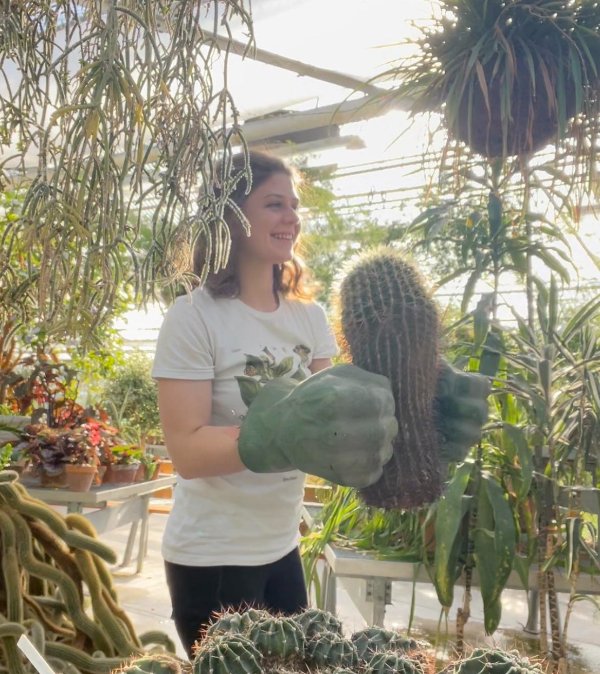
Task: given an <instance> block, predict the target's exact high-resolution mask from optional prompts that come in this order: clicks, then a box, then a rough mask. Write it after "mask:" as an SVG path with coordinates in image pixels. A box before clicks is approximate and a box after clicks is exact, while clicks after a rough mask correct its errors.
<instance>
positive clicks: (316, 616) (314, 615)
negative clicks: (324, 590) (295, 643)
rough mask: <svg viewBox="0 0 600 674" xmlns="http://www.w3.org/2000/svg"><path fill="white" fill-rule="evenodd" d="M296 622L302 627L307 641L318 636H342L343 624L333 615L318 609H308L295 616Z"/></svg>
mask: <svg viewBox="0 0 600 674" xmlns="http://www.w3.org/2000/svg"><path fill="white" fill-rule="evenodd" d="M294 619H295V621H296V622H297V623H298V624H299V625H300V627H301V628H302V630H303V632H304V636H305V637H306V638H307V639H310V638H311V637H313V636H315V635H316V634H322V633H328V632H333V634H338V635H340V636H341V635H342V633H343V630H342V623H341V621H340V620H338V619H337V618H336V617H335V616H334V615H333V614H332V613H329V612H328V611H323V610H321V609H318V608H307V609H306V610H305V611H302V612H301V613H297V614H296V615H294Z"/></svg>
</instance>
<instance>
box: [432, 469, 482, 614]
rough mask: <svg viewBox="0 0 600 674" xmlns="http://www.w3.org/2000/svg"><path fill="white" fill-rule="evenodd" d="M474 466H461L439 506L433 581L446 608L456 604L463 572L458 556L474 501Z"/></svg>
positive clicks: (436, 523)
mask: <svg viewBox="0 0 600 674" xmlns="http://www.w3.org/2000/svg"><path fill="white" fill-rule="evenodd" d="M472 469H473V463H472V462H470V461H465V462H464V463H462V464H461V465H459V466H458V468H457V469H456V473H455V474H454V476H453V478H452V480H451V481H450V483H449V484H448V487H447V488H446V491H445V493H444V495H443V496H442V498H441V499H440V500H439V502H438V505H437V509H436V517H435V555H434V563H433V564H434V569H433V582H434V584H435V589H436V592H437V595H438V599H439V600H440V603H441V605H442V606H444V607H446V608H449V607H450V606H452V602H453V600H454V583H455V582H456V579H457V577H458V575H459V569H458V566H457V563H458V555H459V552H460V550H461V549H462V548H463V546H464V543H465V542H466V541H465V540H464V536H463V535H462V529H463V526H462V525H463V521H464V518H465V515H466V513H467V512H468V510H469V503H470V501H471V497H470V496H467V495H466V494H465V492H466V490H467V487H468V485H469V482H470V479H471V471H472Z"/></svg>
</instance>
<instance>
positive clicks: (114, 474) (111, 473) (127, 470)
mask: <svg viewBox="0 0 600 674" xmlns="http://www.w3.org/2000/svg"><path fill="white" fill-rule="evenodd" d="M138 468H139V464H137V463H111V464H110V466H108V470H107V471H106V475H105V476H104V482H105V483H109V484H132V483H133V482H135V476H136V473H137V471H138Z"/></svg>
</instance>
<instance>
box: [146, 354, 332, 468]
mask: <svg viewBox="0 0 600 674" xmlns="http://www.w3.org/2000/svg"><path fill="white" fill-rule="evenodd" d="M327 367H331V359H330V358H317V359H315V360H313V362H312V363H311V364H310V371H311V373H312V374H315V373H316V372H319V371H320V370H324V369H325V368H327ZM158 406H159V410H160V421H161V424H162V428H163V432H164V434H165V441H166V444H167V450H168V452H169V456H170V457H171V460H172V461H173V465H174V467H175V470H176V471H177V472H178V473H179V475H181V477H183V478H186V479H191V478H194V477H216V476H217V475H229V474H231V473H238V472H240V471H242V470H244V468H245V466H244V464H243V463H242V461H241V459H240V455H239V452H238V445H237V440H238V436H239V434H240V429H239V427H238V426H210V425H209V423H210V417H211V411H212V381H210V380H202V381H193V380H187V379H159V380H158Z"/></svg>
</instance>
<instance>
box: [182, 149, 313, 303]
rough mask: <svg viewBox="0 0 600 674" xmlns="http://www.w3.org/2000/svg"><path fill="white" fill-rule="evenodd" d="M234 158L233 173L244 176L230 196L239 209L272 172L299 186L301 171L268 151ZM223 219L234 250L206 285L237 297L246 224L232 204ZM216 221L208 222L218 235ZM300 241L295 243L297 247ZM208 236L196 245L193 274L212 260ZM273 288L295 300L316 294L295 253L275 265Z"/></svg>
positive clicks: (212, 290)
mask: <svg viewBox="0 0 600 674" xmlns="http://www.w3.org/2000/svg"><path fill="white" fill-rule="evenodd" d="M230 161H231V174H232V175H234V176H235V175H236V174H241V175H242V177H241V178H240V179H239V180H238V181H237V183H236V186H235V188H234V190H233V192H232V193H231V194H230V195H229V199H230V200H231V201H233V202H234V203H235V204H236V205H237V206H238V207H239V208H240V209H241V208H242V207H243V206H244V203H245V201H246V199H247V198H248V197H249V196H250V194H251V193H252V192H253V191H254V190H255V189H256V188H257V187H259V186H260V185H262V184H263V183H264V182H265V181H266V180H268V179H269V178H270V177H271V176H272V175H274V174H277V173H283V174H285V175H287V176H289V177H290V178H291V179H292V181H293V183H294V185H295V186H296V187H297V188H300V185H301V182H302V181H301V176H300V174H299V172H298V171H297V170H296V169H295V168H294V167H292V166H290V165H289V164H287V163H286V162H284V161H283V160H282V159H280V158H279V157H276V156H274V155H271V154H269V153H267V152H259V151H256V150H252V151H250V152H248V154H245V153H243V152H240V153H239V154H236V155H233V157H231V159H230ZM247 167H248V168H249V171H250V175H251V178H250V192H248V194H246V190H247V187H248V177H247V173H246V169H247ZM221 172H222V165H219V166H217V167H216V171H215V175H216V176H220V175H221ZM213 189H214V193H215V196H217V197H219V196H220V194H221V191H220V187H219V186H218V185H215V186H214V187H213ZM223 218H224V220H225V222H226V223H227V226H228V227H229V231H230V233H231V250H230V253H229V259H228V261H227V265H226V266H225V267H224V268H223V269H220V270H219V271H217V272H213V271H209V273H208V275H207V277H206V280H205V282H204V287H205V288H206V289H207V290H208V291H209V292H210V294H211V295H212V296H213V297H229V298H233V297H237V296H238V295H239V294H240V279H239V276H238V269H237V258H238V255H239V248H240V246H239V242H240V240H241V238H242V237H244V236H246V234H245V232H244V225H243V223H242V221H241V219H240V216H239V214H238V213H236V212H235V210H234V209H233V208H231V206H225V211H224V215H223ZM215 228H216V223H214V222H211V223H209V229H210V230H211V234H212V235H214V234H215ZM297 245H298V242H296V246H297ZM207 257H208V246H207V238H206V237H205V236H202V237H200V238H199V239H198V241H197V243H196V245H195V248H194V273H195V274H196V275H198V276H200V272H201V270H203V269H206V267H207V263H208V262H209V260H208V259H207ZM273 290H274V291H275V292H278V293H281V294H282V295H283V296H284V297H294V298H296V299H302V300H308V299H312V296H313V293H312V292H311V291H310V290H309V289H308V288H307V287H306V269H305V267H304V263H303V262H302V259H301V258H300V257H299V256H298V255H296V253H295V252H294V255H293V257H292V259H291V260H289V261H287V262H284V263H283V264H274V265H273Z"/></svg>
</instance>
